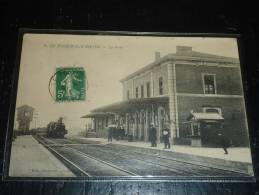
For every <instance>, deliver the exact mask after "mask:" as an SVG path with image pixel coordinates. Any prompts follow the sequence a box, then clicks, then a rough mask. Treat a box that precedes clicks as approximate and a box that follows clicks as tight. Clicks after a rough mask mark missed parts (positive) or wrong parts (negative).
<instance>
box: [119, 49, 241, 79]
mask: <svg viewBox="0 0 259 195" xmlns="http://www.w3.org/2000/svg"><path fill="white" fill-rule="evenodd" d="M173 60H179V61H188V60H189V61H197V62H205V63H206V62H214V63H223V64H224V65H227V64H229V65H238V64H239V59H237V58H232V57H225V56H219V55H214V54H208V53H203V52H197V51H192V50H191V49H190V50H187V51H177V52H176V53H172V54H167V55H165V56H163V57H161V58H159V59H157V60H156V61H154V62H152V63H151V64H148V65H147V66H145V67H143V68H141V69H139V70H137V71H135V72H133V73H132V74H130V75H128V76H127V77H125V78H123V79H121V81H125V80H128V79H130V78H132V77H134V76H136V75H138V74H140V73H142V72H145V71H147V70H149V69H151V68H153V67H155V66H157V65H160V64H161V63H163V62H165V61H173Z"/></svg>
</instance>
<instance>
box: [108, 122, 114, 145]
mask: <svg viewBox="0 0 259 195" xmlns="http://www.w3.org/2000/svg"><path fill="white" fill-rule="evenodd" d="M113 129H114V127H113V126H112V125H110V126H108V142H112V136H113V131H114V130H113Z"/></svg>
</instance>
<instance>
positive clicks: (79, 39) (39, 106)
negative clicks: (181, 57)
mask: <svg viewBox="0 0 259 195" xmlns="http://www.w3.org/2000/svg"><path fill="white" fill-rule="evenodd" d="M68 46H69V47H68ZM81 46H82V47H81ZM176 46H191V47H192V49H193V50H194V51H199V52H205V53H210V54H216V55H222V56H228V57H235V58H238V52H237V43H236V39H234V38H198V37H197V38H191V37H145V36H141V37H135V36H97V35H62V34H59V35H54V34H52V35H51V34H25V35H24V37H23V45H22V54H21V62H20V73H19V83H18V93H17V101H16V107H19V106H21V105H24V104H27V105H30V106H32V107H34V108H35V112H36V113H37V115H38V117H37V119H36V123H35V121H33V122H32V125H31V127H35V124H36V126H37V127H38V126H39V127H44V126H46V125H47V124H48V123H49V122H50V121H56V120H57V119H58V118H59V117H64V123H65V125H66V128H67V129H68V132H69V134H76V133H77V132H78V131H81V130H83V129H85V125H86V121H87V119H83V118H80V117H81V116H83V115H85V114H87V113H89V112H90V110H92V109H94V108H97V107H100V106H103V105H107V104H111V103H114V102H118V101H122V84H121V83H120V81H119V80H120V79H122V78H124V77H126V76H127V75H129V74H130V73H132V72H135V71H136V70H138V69H140V68H141V67H144V66H146V65H148V64H149V63H152V62H153V61H154V59H155V52H160V55H161V57H163V56H164V55H167V54H169V53H175V51H176ZM58 67H83V68H84V70H85V72H86V79H87V91H86V100H85V101H80V102H79V101H74V102H56V101H55V100H54V99H53V98H52V97H51V95H50V93H49V80H50V78H51V76H52V75H53V74H54V73H55V70H56V68H58ZM54 89H55V83H54V82H52V83H51V89H50V91H54Z"/></svg>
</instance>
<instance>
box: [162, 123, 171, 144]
mask: <svg viewBox="0 0 259 195" xmlns="http://www.w3.org/2000/svg"><path fill="white" fill-rule="evenodd" d="M169 132H170V131H169V127H168V125H165V128H163V130H162V138H163V141H164V145H165V147H164V149H170V142H169Z"/></svg>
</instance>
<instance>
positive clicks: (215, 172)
mask: <svg viewBox="0 0 259 195" xmlns="http://www.w3.org/2000/svg"><path fill="white" fill-rule="evenodd" d="M22 38H23V40H22V46H21V51H20V52H21V57H20V62H19V64H18V65H19V67H20V68H19V77H18V81H17V82H18V87H17V97H16V100H15V102H16V103H15V113H14V114H13V116H11V117H13V124H10V129H11V133H12V140H10V142H11V144H10V145H11V147H10V158H9V160H7V162H6V163H8V166H7V167H8V171H7V173H8V177H9V178H27V177H29V178H31V177H33V178H34V177H35V178H49V177H53V178H88V177H90V178H101V177H109V178H125V179H127V178H136V177H137V178H139V177H141V178H142V177H143V178H153V179H156V178H167V179H168V178H169V179H170V178H172V179H174V178H176V179H177V178H189V179H195V178H199V179H202V178H206V179H208V178H211V179H213V178H214V179H215V178H223V179H224V178H225V179H238V178H251V177H253V175H254V173H253V166H252V160H251V151H250V146H249V134H248V129H249V125H248V123H247V117H246V108H245V100H244V92H243V85H242V76H241V66H240V60H239V52H238V41H237V38H235V37H222V36H221V37H212V36H207V37H206V36H205V37H204V36H197V35H195V36H193V37H192V36H187V37H186V36H185V37H181V36H179V35H177V36H176V35H171V36H170V35H164V36H161V35H160V36H156V35H150V34H148V35H144V34H143V35H137V34H136V35H134V34H116V33H115V34H111V33H110V34H106V35H97V34H87V33H81V34H80V33H79V34H78V33H77V34H71V33H70V34H68V33H66V32H64V33H62V34H52V33H46V34H44V33H40V34H39V33H24V34H23V37H22Z"/></svg>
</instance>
